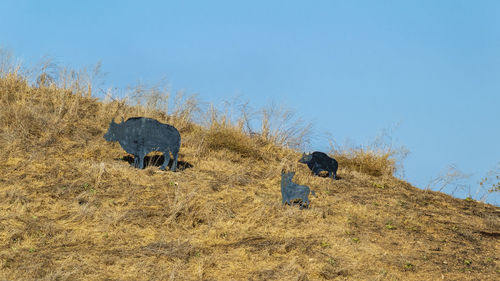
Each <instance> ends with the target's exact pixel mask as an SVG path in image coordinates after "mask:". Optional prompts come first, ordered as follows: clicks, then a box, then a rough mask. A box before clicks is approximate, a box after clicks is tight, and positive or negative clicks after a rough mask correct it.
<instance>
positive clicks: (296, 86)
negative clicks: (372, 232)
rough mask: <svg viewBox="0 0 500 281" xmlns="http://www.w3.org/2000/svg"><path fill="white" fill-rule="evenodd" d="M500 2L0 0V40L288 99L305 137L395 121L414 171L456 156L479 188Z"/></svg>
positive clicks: (114, 77)
mask: <svg viewBox="0 0 500 281" xmlns="http://www.w3.org/2000/svg"><path fill="white" fill-rule="evenodd" d="M498 15H500V1H483V0H478V1H460V0H448V1H447V0H441V1H434V0H432V1H425V0H418V1H417V0H416V1H270V0H268V1H35V0H33V1H22V0H21V1H2V2H1V3H0V46H3V47H4V48H6V49H8V50H10V51H11V52H13V53H14V55H15V56H16V57H18V58H20V59H22V60H23V61H25V62H26V63H35V62H39V61H40V60H42V58H43V57H46V56H49V57H52V58H54V59H55V61H56V62H57V63H60V64H64V65H66V64H68V65H71V66H72V67H75V68H78V67H83V66H89V65H92V64H95V63H96V62H98V61H102V63H103V70H104V71H105V72H107V73H108V75H107V76H106V85H107V86H111V87H118V88H123V87H126V86H128V85H133V84H135V83H136V82H137V81H138V80H141V81H144V82H146V83H154V82H157V81H159V80H161V79H163V78H166V79H167V81H168V83H169V84H170V85H171V86H172V88H173V89H174V90H177V89H183V90H186V91H187V92H188V93H197V94H199V97H200V98H201V99H202V100H204V101H207V102H213V103H219V102H221V101H224V100H231V99H233V98H234V97H235V96H241V97H242V98H243V99H247V100H249V101H250V102H251V104H252V105H253V106H254V107H260V106H263V105H265V104H268V103H269V102H271V101H274V102H276V103H284V104H286V105H287V106H288V107H290V108H293V109H294V110H296V112H297V114H298V115H300V116H302V117H303V118H304V119H306V120H307V121H310V122H313V123H314V132H315V135H314V138H313V139H314V141H313V143H312V145H311V147H310V149H311V150H326V149H327V148H328V144H327V139H326V137H325V136H326V135H327V134H328V135H331V136H332V137H333V138H334V139H335V141H337V142H338V143H340V144H342V143H344V142H346V141H347V140H349V141H350V142H353V143H355V144H367V143H370V142H371V141H372V140H373V139H374V138H375V137H376V136H377V134H379V133H380V132H381V131H382V130H385V129H388V128H393V127H395V125H396V124H397V128H396V129H395V130H394V131H393V132H392V138H393V141H394V142H395V144H396V145H404V146H405V147H407V148H408V149H409V151H410V154H409V156H408V157H407V158H406V160H405V162H404V167H405V179H406V180H408V181H410V182H411V183H413V184H414V185H416V186H418V187H425V186H426V185H427V183H428V182H429V181H430V180H431V179H432V178H433V177H436V176H438V175H440V174H442V173H443V172H444V171H445V170H446V168H447V167H448V166H449V165H451V164H454V165H456V167H457V168H458V169H460V170H461V171H463V172H464V173H467V174H471V177H470V178H469V179H468V180H467V181H466V184H468V185H470V187H471V191H472V192H475V190H476V187H477V186H478V183H479V180H480V178H481V177H484V176H486V174H487V172H488V171H489V170H490V169H493V168H494V167H495V166H496V165H497V164H498V163H499V162H500V145H499V141H498V140H499V139H500V125H499V121H500V110H499V105H500V17H499V16H498ZM450 188H451V189H453V188H454V187H453V186H451V187H450ZM451 189H450V190H451ZM450 190H447V191H448V192H450ZM455 195H456V196H459V197H465V196H467V195H468V194H466V192H465V193H464V192H457V193H455ZM488 201H489V202H492V203H495V204H497V205H498V204H499V203H500V202H499V201H500V198H499V195H498V194H496V195H490V196H489V200H488Z"/></svg>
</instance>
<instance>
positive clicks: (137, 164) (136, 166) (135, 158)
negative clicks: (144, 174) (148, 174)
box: [134, 154, 140, 168]
mask: <svg viewBox="0 0 500 281" xmlns="http://www.w3.org/2000/svg"><path fill="white" fill-rule="evenodd" d="M139 158H140V157H139V155H135V154H134V168H139V161H140V160H139Z"/></svg>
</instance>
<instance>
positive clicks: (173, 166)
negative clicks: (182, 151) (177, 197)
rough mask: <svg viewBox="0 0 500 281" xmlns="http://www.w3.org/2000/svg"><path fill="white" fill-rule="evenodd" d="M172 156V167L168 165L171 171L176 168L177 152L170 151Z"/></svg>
mask: <svg viewBox="0 0 500 281" xmlns="http://www.w3.org/2000/svg"><path fill="white" fill-rule="evenodd" d="M172 154H173V156H174V162H173V163H172V167H170V170H171V171H172V172H175V169H177V158H178V157H179V153H172Z"/></svg>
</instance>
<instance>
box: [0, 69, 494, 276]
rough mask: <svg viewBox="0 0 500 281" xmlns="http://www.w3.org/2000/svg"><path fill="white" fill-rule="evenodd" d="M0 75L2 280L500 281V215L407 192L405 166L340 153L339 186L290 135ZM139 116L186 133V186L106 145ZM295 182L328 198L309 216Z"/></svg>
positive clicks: (191, 106) (187, 107) (314, 204)
mask: <svg viewBox="0 0 500 281" xmlns="http://www.w3.org/2000/svg"><path fill="white" fill-rule="evenodd" d="M0 76H1V78H0V159H2V161H1V162H0V174H1V176H0V280H499V279H500V267H499V262H500V260H499V259H500V257H499V253H500V251H499V248H500V244H499V238H500V209H499V208H498V207H494V206H491V205H487V204H483V203H479V202H476V201H468V200H459V199H456V198H452V197H450V196H448V195H445V194H443V193H438V192H432V191H423V190H420V189H417V188H415V187H413V186H411V185H410V184H409V183H407V182H404V181H402V180H400V179H397V178H395V177H393V175H392V174H393V172H394V161H393V159H391V158H390V157H389V156H390V155H389V154H390V153H387V154H377V153H374V152H371V151H354V152H353V151H351V152H346V151H344V152H342V151H340V152H338V155H336V157H337V158H338V160H339V163H340V168H339V172H338V175H339V178H340V179H339V180H336V181H332V180H331V179H328V178H323V177H313V176H311V174H310V172H309V170H308V168H307V167H306V166H305V165H301V164H299V163H297V160H298V159H299V158H300V155H301V152H300V151H297V150H293V149H290V148H287V146H284V145H283V144H284V143H285V140H286V139H287V137H289V136H290V134H291V133H290V132H287V131H279V130H278V131H274V132H273V131H272V130H267V131H266V130H265V129H266V128H268V129H269V126H267V127H266V124H265V123H263V126H262V127H263V129H264V130H262V133H260V134H248V133H245V130H244V129H243V126H242V124H241V123H240V124H238V123H231V122H230V121H229V120H228V119H226V118H225V115H222V116H221V115H217V114H216V112H215V111H212V114H211V115H210V114H209V115H207V118H205V119H204V120H205V122H198V123H196V124H195V123H193V122H192V121H193V120H192V118H193V111H194V110H195V108H196V104H195V102H194V101H193V100H189V99H188V100H186V101H185V102H183V103H179V104H178V105H177V106H176V107H175V108H174V109H171V110H170V111H169V114H165V113H162V112H161V111H157V110H154V109H152V108H158V107H157V106H154V107H151V106H148V101H150V102H151V101H152V99H151V98H150V99H145V100H143V101H144V102H143V103H142V105H137V106H130V105H129V103H127V102H125V101H124V100H114V101H109V102H103V101H100V100H98V99H95V98H92V90H91V88H90V87H88V89H87V88H86V87H80V86H79V85H76V86H75V84H74V83H73V84H71V83H70V84H67V85H66V86H61V84H55V83H53V82H51V81H50V80H48V79H47V80H45V79H39V81H38V84H37V86H33V85H31V83H29V82H28V81H27V79H26V78H25V77H24V76H23V75H20V74H17V72H16V71H8V72H4V73H2V75H0ZM42 78H43V77H42ZM150 97H151V95H150ZM156 97H158V96H156ZM158 101H159V99H155V100H154V102H155V104H156V103H157V102H158ZM164 112H165V111H164ZM132 116H147V117H152V118H156V119H158V120H160V121H162V122H165V123H169V124H172V125H174V126H176V127H177V128H178V129H179V131H180V133H181V136H182V146H181V151H180V157H179V160H180V161H181V162H180V170H179V171H178V172H170V171H160V170H159V169H158V167H157V166H155V163H156V162H158V161H157V160H158V157H157V156H155V155H154V154H153V155H151V157H149V160H150V163H151V165H150V166H149V167H148V168H146V169H144V170H139V169H134V168H132V167H131V165H130V160H131V159H130V157H129V155H127V153H125V152H124V151H123V150H122V149H121V148H120V146H119V145H118V144H117V143H108V142H106V141H105V140H104V139H103V134H104V133H105V132H106V130H107V127H108V124H109V122H110V121H111V119H112V118H116V119H117V121H119V120H120V119H121V118H122V117H123V118H125V119H126V118H128V117H132ZM280 134H282V135H280ZM283 136H284V137H283ZM298 136H299V139H300V132H299V134H298ZM282 169H285V170H294V171H296V172H297V175H296V176H295V179H294V180H295V181H296V182H298V183H300V184H305V185H308V186H310V187H311V189H313V190H315V191H316V194H317V196H316V197H311V198H310V199H311V208H310V209H306V210H299V208H297V207H290V206H282V205H281V194H280V171H281V170H282Z"/></svg>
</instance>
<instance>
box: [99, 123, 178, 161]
mask: <svg viewBox="0 0 500 281" xmlns="http://www.w3.org/2000/svg"><path fill="white" fill-rule="evenodd" d="M104 138H105V139H106V140H107V141H118V142H119V143H120V145H121V147H122V148H123V149H124V150H125V151H126V152H127V153H130V154H132V155H134V167H136V168H141V169H143V168H144V157H145V156H146V155H147V154H148V153H150V152H152V151H160V152H162V153H163V158H164V159H165V160H164V161H163V165H162V166H161V168H160V169H162V170H165V168H166V166H167V165H168V162H169V161H170V152H171V153H172V156H173V158H174V162H173V163H172V167H171V168H170V170H172V171H175V169H176V168H177V157H178V154H179V148H180V146H181V136H180V134H179V131H177V129H176V128H175V127H174V126H171V125H168V124H163V123H160V122H158V121H157V120H155V119H151V118H145V117H133V118H129V119H127V121H125V122H123V119H122V123H115V120H112V121H111V123H110V124H109V129H108V131H107V132H106V134H105V135H104Z"/></svg>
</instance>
